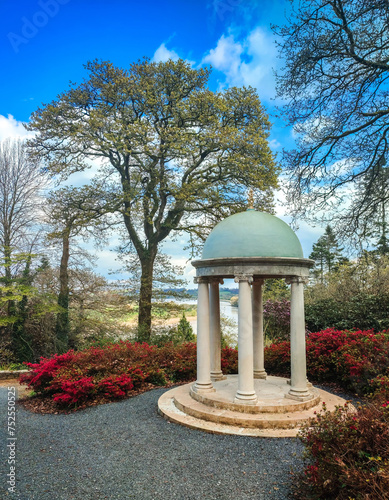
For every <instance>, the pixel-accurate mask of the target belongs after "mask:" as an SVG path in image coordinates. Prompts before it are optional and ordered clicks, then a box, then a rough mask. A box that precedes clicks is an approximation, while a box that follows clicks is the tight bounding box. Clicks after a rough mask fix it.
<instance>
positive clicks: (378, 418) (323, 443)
mask: <svg viewBox="0 0 389 500" xmlns="http://www.w3.org/2000/svg"><path fill="white" fill-rule="evenodd" d="M299 437H300V439H301V441H302V442H303V443H304V445H305V446H306V454H305V456H306V458H307V459H308V460H309V464H308V465H307V466H306V468H305V470H304V472H303V474H302V475H301V476H300V477H299V481H298V484H296V490H298V498H299V499H301V500H305V499H313V498H315V499H320V498H328V499H330V498H337V499H350V498H354V499H371V500H375V499H378V498H382V499H384V498H388V491H389V407H385V406H384V405H381V406H380V405H369V406H364V407H360V408H358V410H357V411H354V410H353V409H350V408H349V407H348V405H347V404H346V405H345V406H344V407H338V408H337V409H336V410H335V412H329V411H327V410H326V408H325V406H324V407H323V411H322V412H320V414H318V415H317V418H316V419H311V420H310V421H309V422H308V423H307V424H305V425H304V426H303V427H302V429H301V430H300V436H299Z"/></svg>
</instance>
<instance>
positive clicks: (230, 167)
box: [29, 59, 279, 338]
mask: <svg viewBox="0 0 389 500" xmlns="http://www.w3.org/2000/svg"><path fill="white" fill-rule="evenodd" d="M86 69H87V71H88V78H87V79H85V80H84V82H82V83H81V84H80V85H78V86H77V85H72V86H71V87H70V89H69V90H68V91H65V92H63V93H62V94H60V95H59V97H58V98H57V99H56V100H55V101H53V102H52V103H50V104H48V105H46V106H44V107H42V108H40V109H38V110H37V111H36V112H35V113H34V114H33V116H32V120H31V124H30V126H29V128H30V129H31V130H34V131H35V132H36V136H35V138H34V139H32V141H31V144H32V146H33V147H34V150H35V154H36V155H37V156H38V157H39V158H41V159H43V160H45V161H46V165H47V168H48V170H49V171H50V172H51V173H52V174H60V175H61V176H62V177H64V178H66V177H68V176H69V175H71V174H72V173H73V172H76V171H83V170H85V169H86V168H90V166H91V163H90V160H91V159H95V158H98V159H99V160H100V159H102V158H103V159H105V160H106V163H107V164H106V165H104V167H103V168H102V170H101V171H100V174H99V175H100V177H98V179H97V180H96V178H95V179H94V181H93V182H97V184H98V185H99V186H103V187H104V189H105V190H106V193H107V195H106V196H107V198H109V199H110V200H113V201H116V203H117V206H116V208H114V210H115V211H116V213H118V214H119V215H120V216H121V217H122V219H123V222H124V226H123V227H125V230H126V232H127V242H128V243H130V245H131V247H132V248H131V251H132V250H133V251H134V252H133V253H134V254H136V256H137V259H138V260H139V262H140V268H141V276H140V284H139V285H140V287H139V324H140V328H141V332H140V333H139V335H142V336H144V338H148V336H149V335H150V332H151V306H152V288H153V277H154V263H155V259H156V256H157V255H158V253H159V251H160V245H161V243H162V241H163V240H164V239H165V238H167V237H168V236H169V235H170V234H171V233H172V235H174V234H176V235H177V234H179V233H180V232H183V231H185V232H187V233H189V235H190V245H191V247H192V248H195V247H196V245H197V244H198V243H199V240H200V241H201V240H203V239H204V238H205V237H206V236H207V234H208V233H209V231H210V229H211V228H212V227H213V226H214V225H215V223H216V222H218V221H219V220H221V219H223V218H224V217H225V216H226V215H230V214H231V213H235V212H237V211H239V210H241V209H242V208H243V207H245V205H246V191H247V188H248V187H252V188H253V190H254V192H255V198H256V205H257V207H258V208H261V209H263V210H270V211H271V210H272V201H273V196H272V190H273V188H275V187H276V185H277V174H278V171H279V170H278V167H277V166H276V164H275V162H274V159H273V155H272V153H271V150H270V148H269V145H268V142H267V139H268V136H269V130H270V123H269V121H268V117H267V115H266V113H265V111H264V109H263V107H262V105H261V103H260V101H259V99H258V95H257V93H256V91H255V90H254V89H253V88H250V87H249V88H236V87H233V88H229V89H226V90H223V91H219V92H211V91H210V90H209V89H208V87H207V82H208V78H209V75H210V70H209V69H204V68H201V69H193V68H192V67H191V65H190V64H189V63H187V62H185V61H183V60H181V59H180V60H178V61H172V60H169V61H167V62H159V63H155V62H151V61H149V60H147V59H144V60H142V61H139V62H137V63H134V64H132V65H131V66H130V68H129V69H122V68H118V67H115V66H114V65H113V64H112V63H110V62H108V61H103V62H99V61H97V60H96V61H92V62H89V63H88V64H87V65H86ZM59 116H60V117H61V119H60V120H59V119H58V117H59ZM107 173H108V174H109V175H108V176H107ZM99 196H100V195H99ZM114 205H115V203H113V205H112V206H114Z"/></svg>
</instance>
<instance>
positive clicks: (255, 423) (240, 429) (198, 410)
mask: <svg viewBox="0 0 389 500" xmlns="http://www.w3.org/2000/svg"><path fill="white" fill-rule="evenodd" d="M191 385H192V384H187V385H184V386H180V387H176V388H174V389H172V390H170V391H167V392H166V393H164V394H163V395H162V396H161V397H160V399H159V401H158V408H159V413H160V414H161V415H163V416H164V417H165V418H166V419H167V420H169V421H171V422H175V423H179V424H181V425H185V426H187V427H190V428H192V429H200V430H203V431H207V432H212V433H218V434H238V435H246V436H258V437H260V436H262V437H292V436H296V435H297V433H298V429H299V427H300V426H301V425H302V424H303V423H304V422H306V421H307V420H308V419H309V418H311V417H314V416H315V411H316V412H319V411H320V409H321V403H322V402H323V401H324V402H325V403H326V406H327V409H328V410H330V411H331V410H334V409H335V406H337V405H343V404H344V403H345V400H344V399H342V398H339V397H338V396H334V395H332V394H330V393H328V392H326V391H322V390H320V389H317V390H318V391H319V394H320V397H321V401H320V404H318V405H316V406H315V407H313V408H311V409H309V410H303V411H300V412H293V413H262V414H247V413H246V414H242V413H240V412H235V411H231V410H223V409H219V408H214V407H209V406H207V405H204V404H203V403H200V402H199V401H195V400H194V399H193V398H192V397H191V396H190V388H191Z"/></svg>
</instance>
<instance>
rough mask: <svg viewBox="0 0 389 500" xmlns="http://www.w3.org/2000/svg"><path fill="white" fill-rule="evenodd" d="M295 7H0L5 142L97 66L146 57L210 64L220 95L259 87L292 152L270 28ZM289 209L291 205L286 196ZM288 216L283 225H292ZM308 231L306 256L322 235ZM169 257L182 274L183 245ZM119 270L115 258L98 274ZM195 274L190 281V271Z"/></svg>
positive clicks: (215, 0)
mask: <svg viewBox="0 0 389 500" xmlns="http://www.w3.org/2000/svg"><path fill="white" fill-rule="evenodd" d="M288 8H289V2H288V1H287V0H267V1H265V0H263V1H261V0H164V1H160V0H158V1H157V0H144V1H136V0H39V1H38V0H37V1H35V0H31V1H29V0H3V1H0V48H1V56H2V64H3V78H2V79H1V81H0V139H2V138H5V137H7V136H10V135H25V134H26V132H25V130H24V128H23V125H22V123H23V122H28V120H29V117H30V115H31V113H32V112H33V111H34V110H35V109H36V108H37V107H38V106H40V105H41V103H48V102H50V101H51V100H52V99H54V98H55V97H56V96H57V95H58V94H59V93H60V92H62V91H64V90H66V89H67V88H68V84H69V81H73V82H80V81H81V80H82V78H83V77H84V76H85V70H84V68H83V65H84V64H85V63H86V62H87V61H88V60H92V59H96V58H97V59H103V60H110V61H112V62H113V63H114V64H116V65H118V66H123V67H127V66H128V65H129V64H130V63H131V62H133V61H136V60H138V59H140V58H142V57H144V56H147V57H149V58H151V59H154V60H167V59H168V58H169V57H171V58H177V57H181V58H184V59H187V60H189V61H191V63H192V65H193V66H194V67H200V66H202V65H209V64H211V65H212V66H213V68H214V70H213V73H212V77H211V80H210V87H211V89H212V90H218V89H219V88H225V87H227V86H230V85H237V86H242V85H251V86H253V87H256V88H257V91H258V94H259V97H260V99H261V101H262V103H263V104H264V106H265V107H266V109H267V110H268V112H269V114H270V120H271V121H272V122H273V129H272V133H271V137H270V144H271V147H272V149H273V151H274V152H275V153H277V152H280V150H281V148H282V147H291V146H292V145H293V135H292V130H291V129H286V128H285V127H284V125H283V123H282V122H281V121H279V120H276V119H275V117H274V116H272V114H273V113H274V106H275V104H276V102H275V101H274V97H275V91H274V76H273V69H275V68H277V67H280V66H282V61H280V60H279V59H278V58H277V50H276V47H275V39H274V36H273V34H272V31H271V29H270V24H271V23H274V24H277V23H283V20H284V13H285V11H286V9H288ZM277 196H278V197H279V198H280V199H281V198H282V195H280V194H279V195H277ZM284 213H285V209H284V208H282V207H281V206H279V207H278V208H277V215H278V216H280V217H281V218H283V219H284V220H285V221H286V222H288V221H289V219H288V218H287V217H285V216H284ZM322 232H323V230H322V229H321V228H310V227H308V226H307V225H306V224H301V226H300V229H299V231H298V233H297V234H298V236H299V238H300V240H301V242H302V245H303V249H304V255H305V256H306V257H307V256H308V255H309V253H310V251H311V247H312V243H313V242H315V241H316V240H317V239H318V237H319V236H320V235H321V234H322ZM165 250H166V252H167V253H170V254H172V255H174V257H175V261H176V262H177V263H181V264H183V263H184V262H185V260H186V258H187V257H186V255H185V254H184V253H183V252H182V249H181V246H180V243H179V242H178V243H168V244H167V245H166V246H165ZM109 267H115V266H114V264H113V255H110V254H109V251H108V250H107V251H106V252H105V253H104V254H102V255H101V259H100V262H99V268H98V269H96V270H97V271H101V272H102V273H103V274H106V271H107V269H108V268H109ZM186 274H191V271H190V265H189V266H188V267H187V270H186Z"/></svg>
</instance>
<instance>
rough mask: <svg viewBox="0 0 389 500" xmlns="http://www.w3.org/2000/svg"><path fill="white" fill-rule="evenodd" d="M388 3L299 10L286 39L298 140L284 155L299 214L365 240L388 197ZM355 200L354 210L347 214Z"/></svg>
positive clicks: (313, 4) (321, 4)
mask: <svg viewBox="0 0 389 500" xmlns="http://www.w3.org/2000/svg"><path fill="white" fill-rule="evenodd" d="M388 20H389V2H388V0H370V1H368V2H366V1H365V2H363V1H362V2H361V1H360V0H302V1H300V2H293V9H292V12H291V14H290V17H289V19H288V23H287V24H286V25H285V26H281V27H274V30H275V32H276V34H277V35H279V37H280V39H279V40H280V43H279V48H280V54H281V57H282V58H283V59H284V61H285V67H284V68H283V69H282V70H281V71H280V72H279V73H278V75H277V83H278V86H277V90H278V95H279V96H281V97H282V98H285V99H287V104H286V106H285V107H284V108H283V109H282V114H283V116H284V117H285V118H286V119H287V121H288V123H289V125H293V127H294V132H295V133H296V135H297V148H296V149H295V150H292V151H287V152H285V153H284V158H283V163H284V167H285V170H286V172H287V174H288V176H289V179H290V181H291V187H290V189H289V190H288V203H289V204H290V206H291V207H292V209H293V213H294V214H298V215H299V216H305V217H306V218H308V219H317V218H318V214H319V215H320V214H322V215H323V214H325V217H324V218H326V220H327V221H328V220H333V218H334V214H335V215H336V214H337V222H338V223H337V224H334V221H333V222H332V224H334V226H335V228H336V229H338V231H340V232H341V233H343V235H345V236H350V235H353V234H358V235H359V236H361V235H362V236H363V235H364V234H365V233H366V228H367V227H368V226H369V224H370V223H371V216H372V214H373V216H374V214H375V213H376V210H375V207H376V206H377V205H380V206H381V207H382V203H386V204H387V203H388V200H389V191H386V194H385V196H383V195H382V189H381V187H382V179H383V174H382V170H385V168H386V167H385V165H386V161H387V156H388V152H389V143H388V131H389V118H388V117H389V100H388V98H389V86H388V78H389V29H388V28H389V26H388ZM350 193H352V200H351V201H352V202H351V203H350V204H348V205H347V204H346V205H343V209H344V210H342V211H340V210H339V207H340V206H341V205H342V201H343V200H344V198H345V196H347V195H349V196H350Z"/></svg>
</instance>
